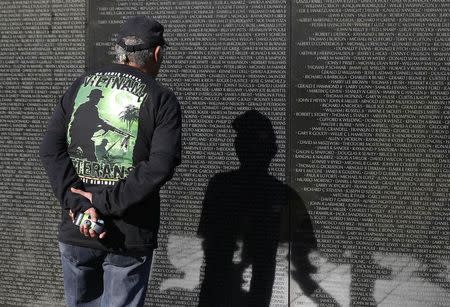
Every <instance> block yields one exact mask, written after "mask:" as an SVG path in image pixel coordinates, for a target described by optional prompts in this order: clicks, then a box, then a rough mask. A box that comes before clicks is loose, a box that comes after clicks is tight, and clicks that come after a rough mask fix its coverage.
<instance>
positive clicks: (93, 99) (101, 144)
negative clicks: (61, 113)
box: [67, 72, 147, 184]
mask: <svg viewBox="0 0 450 307" xmlns="http://www.w3.org/2000/svg"><path fill="white" fill-rule="evenodd" d="M146 97H147V88H146V86H145V84H144V83H142V82H141V80H140V79H138V78H136V77H134V76H131V75H128V74H123V73H119V72H99V73H96V74H93V75H88V76H86V77H85V79H84V81H83V83H82V84H81V86H80V88H79V90H78V92H77V95H76V98H75V104H74V110H73V113H72V116H71V119H70V122H69V126H68V130H67V142H68V151H69V155H70V157H71V159H72V163H73V165H74V166H75V169H76V171H77V173H78V175H79V176H80V178H81V179H82V180H83V181H84V182H87V183H92V184H114V183H115V182H116V181H118V180H119V179H122V178H125V177H126V176H127V175H128V173H129V172H130V171H131V170H132V169H133V149H134V145H135V142H136V136H137V130H138V120H139V109H140V106H141V103H142V102H143V101H144V100H145V98H146Z"/></svg>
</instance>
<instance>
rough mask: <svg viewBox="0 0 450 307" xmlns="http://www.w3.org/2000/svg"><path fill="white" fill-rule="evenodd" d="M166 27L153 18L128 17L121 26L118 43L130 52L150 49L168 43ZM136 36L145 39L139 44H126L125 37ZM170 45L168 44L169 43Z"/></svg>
mask: <svg viewBox="0 0 450 307" xmlns="http://www.w3.org/2000/svg"><path fill="white" fill-rule="evenodd" d="M163 32H164V27H163V26H162V25H161V24H160V23H159V22H157V21H156V20H155V19H153V18H149V17H146V16H134V17H131V18H128V19H127V20H126V21H125V22H124V23H123V25H122V27H121V28H120V31H119V34H118V36H117V44H118V45H119V46H121V47H122V48H123V49H125V50H126V51H128V52H135V51H139V50H144V49H150V48H153V47H156V46H158V45H159V46H165V45H167V43H166V41H165V40H164V37H163ZM127 36H136V37H137V38H140V39H142V40H143V41H144V43H142V44H139V45H130V46H128V45H126V44H125V42H124V41H123V38H124V37H127ZM167 46H168V45H167Z"/></svg>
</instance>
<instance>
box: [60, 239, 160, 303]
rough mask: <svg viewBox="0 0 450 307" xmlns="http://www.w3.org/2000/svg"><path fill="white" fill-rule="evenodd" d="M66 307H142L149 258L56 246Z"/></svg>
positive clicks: (149, 264) (149, 263)
mask: <svg viewBox="0 0 450 307" xmlns="http://www.w3.org/2000/svg"><path fill="white" fill-rule="evenodd" d="M59 250H60V252H61V264H62V270H63V275H64V292H65V296H66V304H67V306H68V307H72V306H80V307H81V306H85V307H88V306H89V307H91V306H101V307H116V306H143V305H144V300H145V293H146V291H147V285H148V280H149V274H150V267H151V262H152V256H142V257H131V256H123V255H118V254H112V253H108V252H105V251H101V250H98V249H92V248H87V247H81V246H74V245H69V244H65V243H61V242H59Z"/></svg>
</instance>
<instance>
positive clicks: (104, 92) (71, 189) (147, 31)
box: [40, 16, 181, 307]
mask: <svg viewBox="0 0 450 307" xmlns="http://www.w3.org/2000/svg"><path fill="white" fill-rule="evenodd" d="M163 31H164V28H163V26H162V25H161V24H159V23H158V22H157V21H155V20H154V19H151V18H147V17H143V16H138V17H133V18H130V19H128V20H127V21H126V22H125V23H124V24H123V25H122V27H121V29H120V32H119V34H118V38H117V45H116V48H115V50H116V57H117V60H118V64H113V65H111V66H109V67H106V68H103V69H100V70H98V71H95V72H93V73H89V74H86V75H83V76H81V77H80V78H79V79H77V80H76V81H75V82H74V83H73V84H72V85H71V86H70V88H69V89H68V90H67V91H66V93H65V94H64V95H63V97H62V98H61V101H60V103H59V104H58V105H57V106H56V108H55V111H54V113H53V116H52V118H51V119H50V122H49V125H48V129H47V131H46V133H45V136H44V138H43V140H42V144H41V148H40V155H41V159H42V162H43V164H44V167H45V169H46V171H47V174H48V176H49V179H50V183H51V186H52V188H53V191H54V193H55V196H56V197H57V199H58V200H59V202H60V203H61V206H62V222H61V224H60V227H59V236H58V239H59V242H60V243H59V246H60V252H61V262H62V269H63V275H64V288H65V296H66V302H67V305H68V306H81V305H82V306H108V307H112V306H142V305H143V303H144V299H145V293H146V289H147V284H148V279H149V272H150V265H151V261H152V254H153V249H154V248H156V247H157V240H156V238H157V233H158V228H159V210H160V208H159V205H160V200H159V189H160V188H161V186H162V185H163V184H164V183H165V182H166V181H168V180H170V178H171V177H172V175H173V173H174V169H175V166H176V165H178V164H179V163H180V161H181V111H180V106H179V103H178V101H177V99H176V97H175V95H174V94H173V92H172V91H171V90H169V89H167V88H165V87H163V86H161V85H160V84H159V83H158V82H157V81H156V80H155V77H156V75H157V74H158V72H159V68H160V65H161V61H162V56H163V50H164V47H165V45H166V43H165V40H164V38H163ZM80 113H81V116H80ZM92 119H95V120H92ZM105 144H111V145H110V146H108V159H104V157H100V156H101V151H100V152H99V151H96V150H95V148H98V147H99V146H100V147H101V146H104V145H105ZM97 155H98V156H97ZM80 213H85V214H88V215H89V216H90V219H91V221H92V222H94V223H95V222H96V221H97V220H98V219H99V218H101V219H102V220H104V222H105V227H104V231H102V233H101V234H98V233H97V232H95V231H94V230H93V229H90V228H89V226H88V225H86V224H82V225H81V226H80V227H79V228H78V227H77V226H75V225H74V224H73V222H72V221H73V219H74V218H76V217H77V216H78V214H80Z"/></svg>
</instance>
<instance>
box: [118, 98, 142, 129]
mask: <svg viewBox="0 0 450 307" xmlns="http://www.w3.org/2000/svg"><path fill="white" fill-rule="evenodd" d="M119 115H120V119H121V120H122V121H124V122H126V123H127V128H128V131H130V130H131V125H132V124H133V123H134V122H137V120H138V119H139V108H137V107H136V106H134V105H132V104H129V105H127V106H126V107H125V109H124V110H123V111H122V112H120V114H119Z"/></svg>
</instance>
